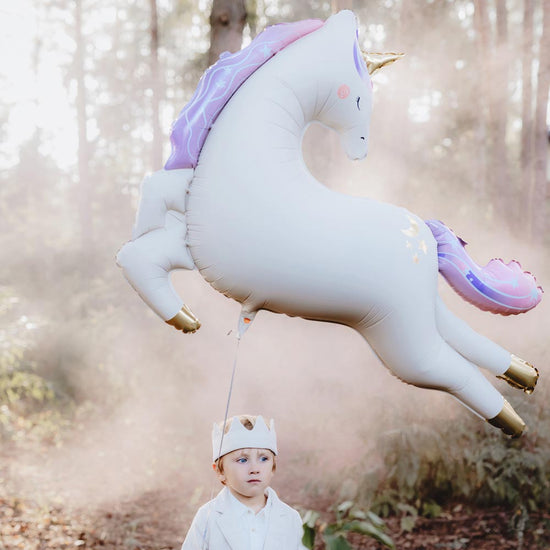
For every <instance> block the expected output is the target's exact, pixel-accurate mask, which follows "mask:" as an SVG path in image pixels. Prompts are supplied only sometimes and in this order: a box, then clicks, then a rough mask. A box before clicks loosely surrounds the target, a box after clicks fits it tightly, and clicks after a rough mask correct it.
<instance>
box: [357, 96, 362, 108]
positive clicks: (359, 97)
mask: <svg viewBox="0 0 550 550" xmlns="http://www.w3.org/2000/svg"><path fill="white" fill-rule="evenodd" d="M356 101H357V108H358V109H359V110H361V107H359V102H360V101H361V96H358V97H357V100H356Z"/></svg>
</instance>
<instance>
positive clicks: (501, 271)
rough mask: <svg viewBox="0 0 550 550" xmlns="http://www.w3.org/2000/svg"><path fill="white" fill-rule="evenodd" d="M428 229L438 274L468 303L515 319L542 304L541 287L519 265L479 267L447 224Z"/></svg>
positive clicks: (437, 223)
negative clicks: (514, 316)
mask: <svg viewBox="0 0 550 550" xmlns="http://www.w3.org/2000/svg"><path fill="white" fill-rule="evenodd" d="M426 225H427V226H428V227H429V228H430V230H431V231H432V233H433V236H434V237H435V240H436V241H437V256H438V260H439V272H440V273H441V274H442V275H443V277H445V279H446V280H447V282H448V283H449V284H450V285H451V286H452V287H453V289H454V290H455V291H456V292H457V293H458V294H460V296H462V298H464V299H465V300H466V301H467V302H470V303H471V304H474V305H476V306H477V307H478V308H480V309H482V310H484V311H490V312H491V313H500V314H501V315H514V314H516V313H524V312H526V311H529V310H530V309H533V308H534V307H535V306H536V305H537V304H538V303H539V302H540V301H541V299H542V293H543V290H542V287H540V286H537V281H536V279H535V277H534V276H533V275H532V274H531V273H529V272H527V271H523V270H522V268H521V265H520V264H519V262H516V261H515V260H512V261H511V262H510V263H508V264H505V263H504V262H503V261H502V260H499V259H494V260H491V261H490V262H489V263H488V264H487V265H486V266H485V267H480V266H479V265H477V264H476V263H475V262H474V261H473V260H472V259H471V258H470V257H469V256H468V254H467V253H466V249H465V246H466V243H465V242H464V241H463V240H462V239H460V238H458V237H457V236H456V235H455V234H454V233H453V232H452V231H451V230H450V229H449V228H448V227H447V226H446V225H445V224H443V223H442V222H440V221H437V220H428V221H426Z"/></svg>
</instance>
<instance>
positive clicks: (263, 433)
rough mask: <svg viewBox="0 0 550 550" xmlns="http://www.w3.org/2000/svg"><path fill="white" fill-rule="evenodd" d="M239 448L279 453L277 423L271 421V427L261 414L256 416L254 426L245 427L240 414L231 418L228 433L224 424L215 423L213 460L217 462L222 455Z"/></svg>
mask: <svg viewBox="0 0 550 550" xmlns="http://www.w3.org/2000/svg"><path fill="white" fill-rule="evenodd" d="M237 449H269V450H270V451H273V453H275V454H277V434H276V433H275V423H274V422H273V420H270V422H269V428H268V427H267V424H266V423H265V421H264V419H263V418H262V417H261V416H257V417H256V423H255V424H254V427H253V428H252V429H251V430H249V429H247V428H245V427H244V426H243V425H242V424H241V421H240V420H239V417H238V416H234V417H233V418H232V420H231V426H229V430H228V431H227V433H226V434H224V433H223V425H222V426H221V427H220V426H219V425H218V424H214V428H213V429H212V461H213V462H216V460H218V458H220V457H221V456H223V455H225V454H227V453H230V452H231V451H236V450H237Z"/></svg>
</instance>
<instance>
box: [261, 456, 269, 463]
mask: <svg viewBox="0 0 550 550" xmlns="http://www.w3.org/2000/svg"><path fill="white" fill-rule="evenodd" d="M260 460H261V461H262V462H267V461H268V460H269V457H268V456H261V457H260Z"/></svg>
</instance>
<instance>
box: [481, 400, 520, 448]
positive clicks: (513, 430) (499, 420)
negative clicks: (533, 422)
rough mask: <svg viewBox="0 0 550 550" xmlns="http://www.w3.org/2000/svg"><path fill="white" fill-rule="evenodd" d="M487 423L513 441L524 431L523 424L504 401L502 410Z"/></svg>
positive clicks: (510, 406)
mask: <svg viewBox="0 0 550 550" xmlns="http://www.w3.org/2000/svg"><path fill="white" fill-rule="evenodd" d="M487 422H489V424H491V426H494V427H495V428H500V429H501V430H502V431H503V432H504V433H505V434H506V435H510V436H512V438H514V439H515V438H516V437H519V436H520V435H521V434H522V433H523V431H524V430H525V422H524V421H523V420H522V419H521V417H520V416H519V414H518V413H517V412H516V411H515V410H514V409H513V408H512V405H510V403H508V401H506V400H504V406H503V407H502V410H501V411H500V412H499V413H498V414H497V415H496V416H495V417H494V418H491V419H489V420H487Z"/></svg>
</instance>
